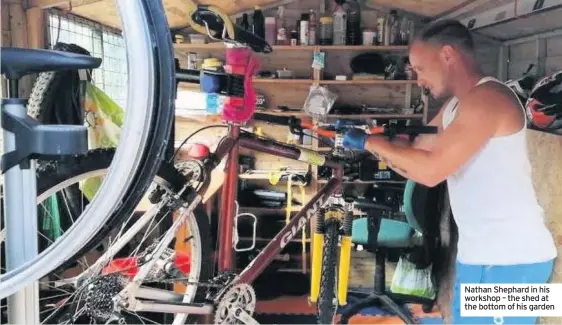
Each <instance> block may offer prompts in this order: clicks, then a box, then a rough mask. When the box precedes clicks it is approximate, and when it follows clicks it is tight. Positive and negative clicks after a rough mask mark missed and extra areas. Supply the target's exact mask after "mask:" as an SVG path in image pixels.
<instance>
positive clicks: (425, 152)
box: [344, 20, 557, 324]
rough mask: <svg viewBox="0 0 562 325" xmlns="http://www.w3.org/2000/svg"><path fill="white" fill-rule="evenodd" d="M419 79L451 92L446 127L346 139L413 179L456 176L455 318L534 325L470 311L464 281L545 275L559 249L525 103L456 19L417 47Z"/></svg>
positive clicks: (451, 184)
mask: <svg viewBox="0 0 562 325" xmlns="http://www.w3.org/2000/svg"><path fill="white" fill-rule="evenodd" d="M409 59H410V63H411V65H412V67H413V69H414V70H415V71H416V73H417V80H418V84H419V85H420V86H421V87H424V88H425V89H428V90H429V91H430V92H431V95H432V96H433V97H434V98H436V99H448V101H447V103H446V104H445V105H444V106H443V107H442V108H441V110H440V111H439V113H438V114H437V116H436V117H435V118H434V119H433V120H432V121H431V122H430V125H434V126H437V127H438V128H439V130H440V132H439V133H438V134H437V135H421V136H419V137H418V138H417V139H416V141H415V142H414V143H413V144H410V143H403V142H397V141H395V140H393V141H389V140H388V139H386V138H383V137H380V136H368V135H366V134H365V133H363V132H362V131H360V130H352V131H349V132H347V133H346V135H345V137H344V145H345V146H347V147H349V148H356V149H365V150H368V151H370V152H371V153H373V154H374V155H375V156H377V157H378V158H379V159H380V160H382V161H385V162H386V163H387V164H388V165H389V166H390V167H391V168H393V170H395V171H396V172H398V173H400V174H401V175H403V176H404V177H406V178H408V179H411V180H413V181H415V182H417V183H421V184H424V185H426V186H430V187H432V186H435V185H437V184H439V183H441V182H443V181H447V185H448V190H449V197H450V202H451V209H452V211H453V215H454V218H455V221H456V223H457V226H458V232H459V241H458V253H457V263H456V282H455V287H454V294H453V302H452V310H451V312H452V322H453V323H454V324H467V323H478V324H490V323H496V324H498V323H500V324H533V323H535V322H536V317H508V316H505V315H504V313H502V311H498V314H497V316H495V317H488V318H486V317H461V315H460V309H461V305H460V289H461V287H460V285H461V284H463V283H546V282H548V281H549V279H550V275H551V273H552V269H553V263H554V260H555V258H556V256H557V249H556V246H555V244H554V239H553V236H552V235H551V233H550V232H549V230H548V228H547V227H546V225H545V222H544V212H543V209H542V208H541V207H540V205H539V203H538V201H537V198H536V194H535V190H534V188H533V183H532V179H531V165H530V163H529V157H528V153H527V147H526V138H525V132H526V117H525V111H524V107H523V105H522V103H520V102H519V99H518V98H517V97H516V96H515V94H514V93H513V92H512V91H511V89H509V88H508V87H507V86H505V85H503V84H502V83H501V82H499V81H498V80H496V79H494V78H491V77H485V76H484V75H483V73H482V72H481V69H480V67H479V65H478V62H477V60H476V56H475V53H474V44H473V39H472V37H471V35H470V32H469V31H468V30H467V29H466V27H464V26H463V25H462V24H461V23H459V22H457V21H451V20H445V21H439V22H436V23H433V24H431V25H429V26H428V27H427V28H426V29H425V30H424V31H422V33H421V34H420V35H419V36H418V37H417V38H416V40H415V41H414V42H413V44H412V45H411V46H410V56H409Z"/></svg>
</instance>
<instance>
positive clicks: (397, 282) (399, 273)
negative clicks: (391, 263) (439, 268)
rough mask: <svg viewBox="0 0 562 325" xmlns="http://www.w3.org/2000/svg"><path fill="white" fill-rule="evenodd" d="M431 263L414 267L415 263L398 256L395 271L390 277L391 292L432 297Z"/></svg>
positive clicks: (433, 289) (433, 296) (434, 293)
mask: <svg viewBox="0 0 562 325" xmlns="http://www.w3.org/2000/svg"><path fill="white" fill-rule="evenodd" d="M431 267H432V266H431V265H429V266H428V267H427V268H425V269H416V265H415V264H414V263H412V262H410V261H408V259H407V258H405V257H403V256H400V259H399V260H398V265H396V271H395V272H394V276H393V277H392V284H391V286H390V291H392V292H393V293H399V294H405V295H413V296H418V297H422V298H428V299H434V298H435V296H436V290H435V286H434V285H433V282H432V281H431Z"/></svg>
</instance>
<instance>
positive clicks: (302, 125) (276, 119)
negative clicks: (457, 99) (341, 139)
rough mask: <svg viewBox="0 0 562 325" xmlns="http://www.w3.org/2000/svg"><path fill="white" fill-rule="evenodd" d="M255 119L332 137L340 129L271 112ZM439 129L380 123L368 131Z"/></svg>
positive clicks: (408, 132) (416, 132)
mask: <svg viewBox="0 0 562 325" xmlns="http://www.w3.org/2000/svg"><path fill="white" fill-rule="evenodd" d="M254 119H255V120H258V121H262V122H269V123H272V124H278V125H286V126H289V127H291V131H295V132H298V131H299V129H308V130H314V132H315V133H316V134H318V135H320V136H323V137H326V138H331V139H334V138H336V136H337V134H338V131H339V130H328V129H325V128H318V127H316V126H315V125H314V123H312V121H309V120H301V119H299V118H296V117H294V116H274V115H269V114H260V113H255V114H254ZM351 127H353V126H349V127H346V128H344V129H349V128H351ZM437 131H438V129H437V128H436V127H434V126H426V125H408V126H400V125H393V126H387V125H380V126H373V127H370V128H369V131H368V133H370V134H381V135H388V136H394V135H399V134H405V135H419V134H436V133H437Z"/></svg>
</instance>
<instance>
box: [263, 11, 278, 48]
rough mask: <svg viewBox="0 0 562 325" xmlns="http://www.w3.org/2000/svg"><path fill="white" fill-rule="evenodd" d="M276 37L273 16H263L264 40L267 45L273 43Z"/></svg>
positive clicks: (275, 25)
mask: <svg viewBox="0 0 562 325" xmlns="http://www.w3.org/2000/svg"><path fill="white" fill-rule="evenodd" d="M276 39H277V23H276V22H275V17H265V41H266V42H267V43H268V44H269V45H275V40H276Z"/></svg>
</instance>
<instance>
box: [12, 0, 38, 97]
mask: <svg viewBox="0 0 562 325" xmlns="http://www.w3.org/2000/svg"><path fill="white" fill-rule="evenodd" d="M8 12H9V15H10V37H11V46H13V47H28V43H27V17H26V14H25V9H24V8H23V1H21V0H20V1H12V2H10V3H9V4H8ZM32 87H33V76H29V75H28V76H25V77H23V78H21V79H20V82H19V96H20V97H22V98H27V97H29V94H30V93H31V88H32Z"/></svg>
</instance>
